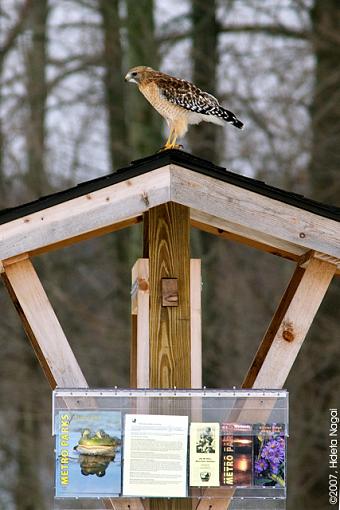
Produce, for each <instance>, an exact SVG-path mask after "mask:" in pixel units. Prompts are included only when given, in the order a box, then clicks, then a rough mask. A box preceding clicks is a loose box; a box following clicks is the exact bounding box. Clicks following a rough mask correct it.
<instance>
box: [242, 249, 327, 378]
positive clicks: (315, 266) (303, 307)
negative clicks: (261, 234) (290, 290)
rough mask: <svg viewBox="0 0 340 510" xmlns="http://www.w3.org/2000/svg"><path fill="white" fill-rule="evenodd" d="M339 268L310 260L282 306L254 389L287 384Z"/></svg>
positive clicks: (260, 365)
mask: <svg viewBox="0 0 340 510" xmlns="http://www.w3.org/2000/svg"><path fill="white" fill-rule="evenodd" d="M335 271H336V266H335V265H334V264H330V263H329V262H325V261H322V260H319V259H316V258H313V259H311V260H310V262H309V264H308V266H307V268H306V269H305V272H304V274H303V276H302V278H301V280H300V282H299V283H298V286H297V288H296V291H295V293H294V295H293V297H292V299H291V301H290V303H289V305H288V306H285V305H284V304H282V305H281V306H282V308H286V310H285V312H284V313H283V314H282V315H281V317H278V318H281V321H279V320H277V321H275V322H276V324H275V327H274V328H273V332H274V331H275V330H276V334H275V335H274V338H273V340H272V341H271V346H270V348H269V350H268V352H267V354H266V356H265V358H264V359H263V360H262V362H260V361H259V363H258V367H257V374H256V378H255V380H254V382H253V385H252V387H253V388H282V387H283V385H284V383H285V381H286V379H287V377H288V374H289V372H290V370H291V368H292V366H293V363H294V361H295V359H296V356H297V355H298V353H299V351H300V349H301V346H302V344H303V341H304V339H305V337H306V335H307V333H308V330H309V328H310V326H311V324H312V322H313V319H314V317H315V315H316V313H317V311H318V308H319V306H320V304H321V302H322V300H323V298H324V295H325V293H326V291H327V289H328V287H329V284H330V283H331V281H332V278H333V276H334V274H335ZM293 278H294V277H293ZM296 278H298V277H296ZM279 308H280V307H279ZM260 349H261V348H260ZM260 355H261V353H260ZM252 366H254V363H253V364H252ZM252 377H253V376H252ZM246 380H247V378H246Z"/></svg>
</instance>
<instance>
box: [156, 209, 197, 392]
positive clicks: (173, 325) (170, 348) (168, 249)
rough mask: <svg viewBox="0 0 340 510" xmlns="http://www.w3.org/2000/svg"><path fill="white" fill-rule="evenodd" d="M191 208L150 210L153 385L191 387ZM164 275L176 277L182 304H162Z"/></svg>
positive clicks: (179, 298) (179, 300)
mask: <svg viewBox="0 0 340 510" xmlns="http://www.w3.org/2000/svg"><path fill="white" fill-rule="evenodd" d="M189 228H190V227H189V209H188V208H187V207H184V206H182V205H179V204H175V203H173V202H169V203H167V204H164V205H161V206H158V207H154V208H152V209H150V211H149V271H150V388H173V387H175V386H176V387H177V388H190V386H191V360H190V358H191V355H190V353H191V346H190V254H189ZM162 278H176V279H177V283H178V306H162Z"/></svg>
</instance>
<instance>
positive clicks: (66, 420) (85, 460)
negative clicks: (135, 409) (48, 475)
mask: <svg viewBox="0 0 340 510" xmlns="http://www.w3.org/2000/svg"><path fill="white" fill-rule="evenodd" d="M55 419H56V427H55V430H56V497H57V498H75V497H76V498H91V497H93V498H97V497H101V496H118V495H119V494H120V493H121V441H122V439H121V413H120V412H119V411H100V410H89V411H72V410H65V411H58V412H57V414H56V418H55Z"/></svg>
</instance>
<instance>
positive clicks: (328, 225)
mask: <svg viewBox="0 0 340 510" xmlns="http://www.w3.org/2000/svg"><path fill="white" fill-rule="evenodd" d="M171 200H173V201H174V202H177V203H180V204H183V205H186V206H187V207H190V208H191V211H190V217H191V220H195V221H197V222H199V223H203V224H207V225H211V226H214V227H216V228H219V229H221V230H225V231H226V232H230V233H233V234H237V235H240V236H242V237H246V238H248V239H252V240H254V241H256V242H259V243H263V244H265V245H269V246H272V247H274V248H277V249H280V250H283V251H285V252H287V253H291V254H295V255H299V256H300V255H302V254H303V253H305V252H306V251H308V250H316V251H319V252H322V253H325V254H328V255H331V256H333V257H337V258H340V223H339V222H337V221H335V220H331V219H328V218H324V217H322V216H318V215H316V214H313V213H311V212H309V211H306V210H303V209H299V208H298V207H295V206H292V205H289V204H286V203H282V202H279V201H278V200H273V199H272V198H269V197H266V196H263V195H259V194H257V193H254V192H252V191H249V190H246V189H243V188H240V187H238V186H234V185H232V184H227V183H225V182H221V181H219V180H217V179H214V178H212V177H209V176H206V175H202V174H198V173H197V172H194V171H192V170H187V169H183V168H181V167H179V166H176V165H171Z"/></svg>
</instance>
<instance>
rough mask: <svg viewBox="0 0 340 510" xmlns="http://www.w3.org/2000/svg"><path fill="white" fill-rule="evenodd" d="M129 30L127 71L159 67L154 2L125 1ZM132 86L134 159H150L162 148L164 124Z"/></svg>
mask: <svg viewBox="0 0 340 510" xmlns="http://www.w3.org/2000/svg"><path fill="white" fill-rule="evenodd" d="M126 3H127V11H128V18H127V29H128V45H129V49H128V61H129V63H128V67H133V66H138V65H147V66H150V67H153V68H155V69H157V68H158V67H159V55H158V45H157V43H156V41H155V23H154V1H153V0H144V1H143V2H141V1H138V2H136V1H135V0H126ZM127 86H129V89H128V90H129V101H128V105H127V106H128V118H129V125H130V133H129V135H130V144H131V147H132V154H133V158H139V157H144V156H148V155H149V154H150V153H154V152H156V151H157V150H158V149H159V148H160V147H161V146H162V145H163V143H162V128H161V126H162V120H161V117H160V116H159V114H158V113H156V112H155V111H154V109H153V108H152V107H151V105H149V104H148V103H147V101H146V100H145V98H144V97H142V95H141V94H140V93H139V92H138V91H137V90H136V89H135V88H133V87H132V85H130V84H128V85H127Z"/></svg>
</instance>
